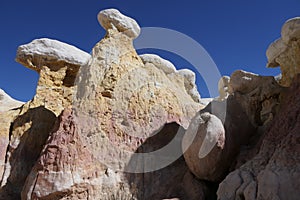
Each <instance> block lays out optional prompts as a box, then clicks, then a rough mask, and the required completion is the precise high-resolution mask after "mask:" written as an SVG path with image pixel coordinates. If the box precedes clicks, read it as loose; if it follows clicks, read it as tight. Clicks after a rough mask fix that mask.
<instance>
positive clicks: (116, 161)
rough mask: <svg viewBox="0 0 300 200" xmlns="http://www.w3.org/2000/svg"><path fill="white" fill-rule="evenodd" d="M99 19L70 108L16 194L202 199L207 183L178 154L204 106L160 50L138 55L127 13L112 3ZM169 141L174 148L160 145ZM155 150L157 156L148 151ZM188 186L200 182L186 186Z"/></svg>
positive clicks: (134, 26) (134, 29)
mask: <svg viewBox="0 0 300 200" xmlns="http://www.w3.org/2000/svg"><path fill="white" fill-rule="evenodd" d="M98 19H99V22H100V24H101V25H102V26H103V28H105V29H106V31H107V34H106V36H105V38H103V39H102V40H101V41H100V42H99V43H97V44H96V46H95V47H94V48H93V51H92V55H91V58H90V59H89V61H88V62H87V63H86V64H85V65H83V66H82V67H81V68H80V69H79V71H78V74H77V79H76V81H75V83H74V87H75V88H76V95H75V96H74V99H73V101H72V108H71V109H65V110H64V111H63V113H62V114H61V115H60V117H59V118H58V119H57V120H56V123H55V124H56V125H55V126H54V128H53V129H52V132H51V133H50V136H49V138H48V140H47V141H46V145H45V147H44V148H43V150H42V154H41V156H40V157H39V159H38V161H37V163H36V164H35V165H34V167H33V168H32V170H31V172H30V174H29V176H28V177H27V180H26V183H25V185H24V187H23V191H22V198H23V199H36V198H37V199H43V198H53V199H79V198H83V199H163V198H169V197H172V196H174V195H175V196H178V197H181V198H187V199H189V198H197V199H199V198H204V195H205V194H204V188H205V185H204V184H202V183H201V182H200V181H198V180H196V179H194V177H193V176H190V175H189V170H188V168H187V166H186V164H185V162H184V159H183V158H182V156H181V155H182V152H181V142H180V141H181V138H182V134H183V133H184V129H183V128H187V127H188V125H189V123H190V120H191V118H192V117H193V116H194V115H195V113H196V112H197V111H199V110H200V109H201V108H203V106H201V104H199V103H197V102H196V101H195V100H194V99H193V98H192V96H191V95H190V94H189V93H188V92H189V90H187V89H186V88H187V85H186V83H187V81H186V79H187V77H186V76H185V75H182V74H181V73H179V72H177V70H176V68H175V67H174V66H173V64H171V63H170V62H169V61H166V60H163V59H162V58H160V57H158V56H154V57H155V58H157V59H156V60H153V59H148V58H149V57H148V58H147V57H146V58H145V56H141V57H142V58H143V57H144V58H143V60H142V59H141V57H140V56H139V55H137V53H136V51H135V49H134V48H133V45H132V41H133V39H134V38H135V37H137V35H138V33H139V31H138V30H139V27H137V23H136V22H135V21H134V20H133V19H130V18H128V17H125V16H124V15H122V14H121V13H119V11H116V10H114V9H108V10H104V11H101V12H100V13H99V15H98ZM150 57H151V56H150ZM152 58H153V56H152ZM147 59H148V60H147ZM146 60H147V61H146ZM171 65H172V66H173V67H170V66H171ZM166 68H172V70H169V71H166ZM190 74H191V73H190ZM188 81H189V82H188V83H189V84H190V85H193V86H195V79H188ZM174 138H175V140H174ZM173 140H174V141H173ZM177 140H178V141H177ZM172 141H173V143H172ZM169 142H171V143H172V144H173V145H174V146H173V147H172V149H169V150H168V149H166V150H164V149H162V148H163V147H164V146H166V145H167V144H168V143H169ZM160 149H162V150H161V151H162V153H161V154H162V155H160V154H156V156H158V158H155V157H153V156H152V157H151V155H152V154H150V155H148V153H151V152H152V151H153V152H155V150H160ZM170 150H171V151H170ZM141 153H144V154H143V157H141V156H138V155H139V154H141ZM174 153H175V155H173V154H174ZM164 154H165V155H164ZM154 156H155V155H154ZM161 156H166V158H164V157H161ZM149 159H150V160H149ZM151 159H152V160H151ZM173 162H174V163H173ZM144 172H147V173H144ZM174 180H177V181H176V182H184V184H179V185H174V184H173V182H174ZM190 182H191V183H190ZM148 185H152V187H151V188H149V187H148ZM187 185H195V186H197V185H198V186H199V187H198V188H197V187H195V189H194V192H191V191H189V188H188V187H187ZM166 190H168V192H165V191H166ZM158 191H164V192H158Z"/></svg>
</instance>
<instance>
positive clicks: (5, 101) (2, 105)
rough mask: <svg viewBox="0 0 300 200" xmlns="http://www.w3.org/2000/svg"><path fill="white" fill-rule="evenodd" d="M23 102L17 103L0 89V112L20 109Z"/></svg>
mask: <svg viewBox="0 0 300 200" xmlns="http://www.w3.org/2000/svg"><path fill="white" fill-rule="evenodd" d="M23 104H24V102H21V101H17V100H15V99H13V98H11V97H10V96H9V95H8V94H6V93H5V92H4V91H3V90H2V89H0V112H5V111H8V110H10V109H13V108H17V107H20V106H21V105H23Z"/></svg>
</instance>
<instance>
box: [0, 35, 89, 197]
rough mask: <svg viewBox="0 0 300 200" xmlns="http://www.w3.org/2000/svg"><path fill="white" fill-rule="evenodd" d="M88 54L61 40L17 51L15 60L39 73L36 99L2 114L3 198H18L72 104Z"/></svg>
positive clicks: (33, 45) (37, 43)
mask: <svg viewBox="0 0 300 200" xmlns="http://www.w3.org/2000/svg"><path fill="white" fill-rule="evenodd" d="M89 57H90V56H89V54H87V53H85V52H83V51H81V50H79V49H77V48H75V47H73V46H70V45H68V44H64V43H62V42H59V41H55V40H50V39H39V40H34V41H33V42H32V43H30V44H27V45H22V46H20V47H19V48H18V52H17V57H16V60H17V61H18V62H20V63H21V64H24V65H25V66H26V67H28V68H30V69H33V70H35V71H37V72H38V73H39V74H40V77H39V81H38V86H37V89H36V95H35V96H34V98H33V100H31V101H29V102H27V103H25V104H24V105H23V106H22V107H20V108H19V109H16V110H13V111H7V112H5V113H4V114H1V116H3V118H2V117H1V124H3V126H2V128H1V130H2V129H3V132H2V133H1V137H2V140H3V141H5V142H3V146H2V149H3V151H4V150H5V156H3V155H2V156H1V158H0V159H1V163H5V164H4V165H3V170H1V171H0V172H1V176H2V179H1V186H2V188H1V191H0V197H1V198H2V199H18V198H19V196H20V192H21V190H22V188H23V185H24V182H25V180H26V177H27V176H28V174H29V172H30V170H31V168H32V166H33V165H34V164H35V162H36V160H37V159H38V157H39V154H40V152H41V150H42V148H43V146H44V144H45V141H46V140H47V138H48V137H49V133H50V132H51V130H52V128H53V125H54V122H55V121H56V116H57V115H59V114H60V113H61V111H62V110H63V109H64V107H68V106H69V105H71V102H72V99H73V93H74V88H75V87H74V81H75V78H76V73H77V71H78V70H79V67H80V66H81V65H82V64H84V62H87V59H89Z"/></svg>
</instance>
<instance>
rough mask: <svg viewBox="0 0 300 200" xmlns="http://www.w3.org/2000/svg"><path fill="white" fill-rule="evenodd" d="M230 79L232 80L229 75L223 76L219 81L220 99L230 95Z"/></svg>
mask: <svg viewBox="0 0 300 200" xmlns="http://www.w3.org/2000/svg"><path fill="white" fill-rule="evenodd" d="M229 81H230V77H229V76H222V77H221V78H220V80H219V82H218V89H219V94H220V96H219V98H220V100H224V99H226V98H227V97H228V95H229V91H228V86H229Z"/></svg>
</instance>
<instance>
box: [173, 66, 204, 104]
mask: <svg viewBox="0 0 300 200" xmlns="http://www.w3.org/2000/svg"><path fill="white" fill-rule="evenodd" d="M177 73H178V74H180V75H181V76H183V77H184V87H185V89H186V91H187V93H188V94H189V95H190V96H191V97H192V99H193V100H194V101H195V102H200V94H199V92H198V90H197V86H196V84H195V82H196V75H195V72H193V71H191V70H189V69H180V70H178V71H177Z"/></svg>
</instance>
